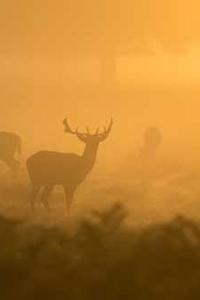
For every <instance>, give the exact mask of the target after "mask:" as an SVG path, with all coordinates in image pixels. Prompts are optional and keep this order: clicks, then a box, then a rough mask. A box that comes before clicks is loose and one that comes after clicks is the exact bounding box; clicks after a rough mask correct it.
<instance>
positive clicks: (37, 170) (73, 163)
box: [27, 119, 113, 213]
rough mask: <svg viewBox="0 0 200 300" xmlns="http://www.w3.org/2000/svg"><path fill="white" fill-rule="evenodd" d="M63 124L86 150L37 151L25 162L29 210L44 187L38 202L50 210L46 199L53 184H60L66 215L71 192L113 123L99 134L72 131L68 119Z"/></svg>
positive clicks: (66, 130)
mask: <svg viewBox="0 0 200 300" xmlns="http://www.w3.org/2000/svg"><path fill="white" fill-rule="evenodd" d="M63 123H64V126H65V132H66V133H70V134H73V135H75V136H76V137H77V138H78V139H79V140H80V141H82V142H83V143H85V149H84V151H83V154H82V155H78V154H74V153H59V152H53V151H40V152H37V153H35V154H34V155H32V156H31V157H30V158H29V159H28V160H27V168H28V172H29V175H30V179H31V182H32V195H31V206H32V209H34V207H35V200H36V197H37V195H38V193H39V191H40V189H41V188H42V187H43V188H44V189H43V192H42V196H41V201H42V203H43V204H44V206H45V208H46V209H47V210H48V211H49V210H50V206H49V203H48V196H49V194H50V193H51V191H52V190H53V188H54V186H55V185H62V186H63V187H64V190H65V200H66V212H67V213H68V212H69V209H70V206H71V203H72V199H73V195H74V192H75V190H76V188H77V187H78V185H79V184H80V183H81V182H82V181H84V180H85V178H86V176H87V174H88V173H89V172H90V171H91V169H92V168H93V166H94V163H95V160H96V155H97V150H98V146H99V143H100V142H103V141H104V140H105V139H106V138H107V137H108V136H109V133H110V131H111V129H112V124H113V121H112V119H111V121H110V124H109V126H108V127H107V128H106V129H105V130H104V131H103V132H101V133H100V132H99V130H98V129H97V131H96V133H95V134H90V133H89V130H88V129H87V132H79V131H78V130H72V129H71V128H70V126H69V124H68V122H67V119H65V120H64V121H63Z"/></svg>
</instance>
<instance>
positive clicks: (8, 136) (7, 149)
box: [0, 131, 22, 174]
mask: <svg viewBox="0 0 200 300" xmlns="http://www.w3.org/2000/svg"><path fill="white" fill-rule="evenodd" d="M21 144H22V142H21V138H20V137H19V136H18V135H16V134H14V133H11V132H3V131H2V132H0V160H1V161H3V162H4V163H6V164H7V166H8V167H9V168H10V169H11V170H12V171H13V173H14V174H16V172H17V170H18V167H19V162H18V161H17V160H16V158H15V155H16V154H18V155H19V154H21Z"/></svg>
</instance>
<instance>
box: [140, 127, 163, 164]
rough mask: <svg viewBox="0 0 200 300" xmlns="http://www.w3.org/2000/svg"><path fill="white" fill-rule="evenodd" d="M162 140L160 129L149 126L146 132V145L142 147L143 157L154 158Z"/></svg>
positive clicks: (146, 158) (145, 158) (141, 154)
mask: <svg viewBox="0 0 200 300" xmlns="http://www.w3.org/2000/svg"><path fill="white" fill-rule="evenodd" d="M161 141H162V136H161V132H160V130H159V129H158V128H157V127H148V128H147V129H146V131H145V133H144V145H143V147H142V148H141V149H140V156H141V158H142V159H144V160H147V161H148V160H151V159H153V158H154V157H155V155H156V153H157V150H158V148H159V145H160V144H161Z"/></svg>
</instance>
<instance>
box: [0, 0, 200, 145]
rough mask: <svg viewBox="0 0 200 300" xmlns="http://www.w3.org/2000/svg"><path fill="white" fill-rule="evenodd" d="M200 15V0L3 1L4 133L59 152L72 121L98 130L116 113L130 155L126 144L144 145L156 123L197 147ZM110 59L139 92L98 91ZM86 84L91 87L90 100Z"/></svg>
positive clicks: (125, 84) (121, 80) (121, 79)
mask: <svg viewBox="0 0 200 300" xmlns="http://www.w3.org/2000/svg"><path fill="white" fill-rule="evenodd" d="M199 12H200V3H199V1H198V0H162V1H161V0H123V1H122V0H112V1H109V0H101V1H98V0H95V1H94V0H84V1H83V0H57V1H55V0H28V1H27V0H18V1H16V0H7V1H1V3H0V45H1V48H0V65H1V69H0V79H1V81H0V82H1V83H0V88H1V112H2V115H1V118H0V126H1V127H2V128H3V129H5V130H12V131H18V132H19V133H20V134H21V135H23V136H24V139H25V143H28V141H29V142H30V136H31V143H32V144H33V147H35V148H36V147H38V145H42V144H44V145H45V146H47V145H49V147H57V148H59V146H58V140H59V139H62V143H61V145H62V146H61V147H60V148H62V147H63V144H64V141H65V140H64V137H63V132H62V125H61V120H62V118H63V117H64V115H65V114H67V115H70V117H71V119H72V122H73V123H75V125H76V126H77V123H80V124H81V126H82V124H83V123H84V124H85V123H86V122H88V123H89V124H91V125H92V126H93V127H94V126H96V125H98V124H99V123H100V125H101V124H102V125H104V123H105V122H107V121H108V119H109V117H110V115H113V117H114V118H115V119H116V127H115V128H116V130H115V132H114V137H113V139H114V141H115V142H116V143H118V144H120V143H121V147H122V148H123V144H122V141H126V143H127V145H128V144H130V143H136V142H138V141H139V136H141V134H142V132H143V130H144V128H145V127H146V126H148V125H149V124H150V125H151V124H152V125H157V126H159V127H161V128H162V129H163V131H164V132H165V134H166V137H168V138H169V141H173V142H174V141H176V142H177V141H178V142H182V141H183V140H184V139H186V136H187V137H188V140H189V141H191V139H192V140H193V141H195V139H196V136H197V134H198V131H199V129H200V122H199V120H198V119H199V114H198V112H199V109H200V104H199V103H200V102H199V96H200V91H199V90H198V85H199V83H200V76H199V67H200V51H199V50H200V18H199ZM107 52H108V53H109V54H110V53H111V54H112V55H113V56H114V59H115V64H116V73H117V79H118V85H119V86H120V87H122V88H124V89H125V90H126V89H128V90H131V92H130V93H129V94H125V95H124V96H123V95H118V96H113V95H112V96H110V95H99V94H98V91H96V92H95V90H93V92H91V91H90V90H91V89H92V88H94V86H95V84H96V83H98V80H99V72H100V67H101V59H102V55H104V54H105V53H107ZM76 85H77V86H80V85H81V86H85V89H84V93H82V92H80V93H79V92H78V88H77V87H76ZM73 89H74V90H73ZM69 90H70V92H69ZM65 112H66V113H65ZM178 117H179V120H180V121H177V118H178ZM34 122H35V123H34ZM33 124H34V125H33ZM78 125H79V124H78ZM86 125H88V124H86ZM124 131H126V132H127V134H126V135H124V134H123V133H124ZM186 133H187V134H186ZM119 136H120V141H121V142H119ZM199 144H200V142H199Z"/></svg>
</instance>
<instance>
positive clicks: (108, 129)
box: [99, 118, 113, 141]
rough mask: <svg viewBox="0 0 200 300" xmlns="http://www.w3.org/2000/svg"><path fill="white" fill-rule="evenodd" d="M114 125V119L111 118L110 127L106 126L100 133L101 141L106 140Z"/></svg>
mask: <svg viewBox="0 0 200 300" xmlns="http://www.w3.org/2000/svg"><path fill="white" fill-rule="evenodd" d="M112 125H113V119H112V118H111V120H110V124H109V125H108V127H104V132H102V133H101V134H99V139H100V141H104V140H105V139H106V138H107V137H108V135H109V133H110V131H111V129H112Z"/></svg>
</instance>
